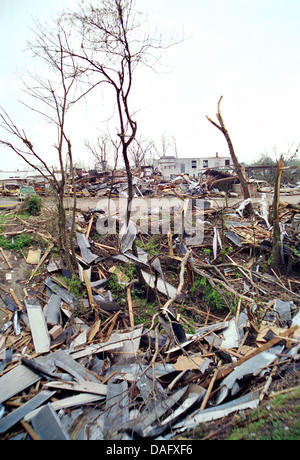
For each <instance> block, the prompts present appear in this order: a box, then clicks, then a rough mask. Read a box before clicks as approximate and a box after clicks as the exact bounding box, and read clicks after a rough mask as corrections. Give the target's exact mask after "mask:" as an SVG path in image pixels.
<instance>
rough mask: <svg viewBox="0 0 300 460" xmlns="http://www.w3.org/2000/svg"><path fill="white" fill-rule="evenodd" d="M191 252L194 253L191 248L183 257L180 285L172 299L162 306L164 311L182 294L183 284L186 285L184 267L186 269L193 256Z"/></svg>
mask: <svg viewBox="0 0 300 460" xmlns="http://www.w3.org/2000/svg"><path fill="white" fill-rule="evenodd" d="M191 254H192V251H191V250H189V251H188V252H187V253H186V254H185V256H184V258H183V259H182V261H181V264H180V274H179V285H178V287H177V291H176V293H175V294H174V295H173V297H172V298H171V299H169V300H167V302H166V303H165V304H164V306H163V307H162V311H166V310H168V309H169V307H170V306H171V305H172V303H174V302H175V301H176V299H177V298H178V297H179V296H180V294H181V291H182V288H183V285H184V269H185V266H186V264H187V262H188V260H189V258H190V257H191Z"/></svg>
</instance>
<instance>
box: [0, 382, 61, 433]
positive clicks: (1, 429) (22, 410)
mask: <svg viewBox="0 0 300 460" xmlns="http://www.w3.org/2000/svg"><path fill="white" fill-rule="evenodd" d="M54 394H55V391H47V390H45V391H41V392H40V393H38V394H37V395H36V396H34V397H33V398H32V399H30V400H29V401H27V402H26V403H24V404H23V405H22V406H20V407H18V409H15V410H14V411H12V412H11V413H9V414H8V415H6V416H5V417H3V418H2V419H1V420H0V433H5V432H6V431H7V430H9V429H10V428H11V427H12V426H14V425H15V424H16V423H18V422H19V421H20V420H22V418H24V417H25V415H27V414H28V413H29V412H31V411H32V410H34V409H36V408H37V407H39V406H41V405H42V404H43V403H44V402H45V401H47V400H48V399H49V398H51V397H52V396H53V395H54Z"/></svg>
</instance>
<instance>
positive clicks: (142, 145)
mask: <svg viewBox="0 0 300 460" xmlns="http://www.w3.org/2000/svg"><path fill="white" fill-rule="evenodd" d="M151 148H152V142H151V141H145V140H144V141H142V140H141V139H139V140H138V139H137V138H135V139H134V142H132V144H131V146H130V149H129V156H130V158H131V160H132V161H133V164H134V167H135V168H139V167H140V166H142V165H143V164H144V163H145V159H146V155H147V153H148V152H150V150H151Z"/></svg>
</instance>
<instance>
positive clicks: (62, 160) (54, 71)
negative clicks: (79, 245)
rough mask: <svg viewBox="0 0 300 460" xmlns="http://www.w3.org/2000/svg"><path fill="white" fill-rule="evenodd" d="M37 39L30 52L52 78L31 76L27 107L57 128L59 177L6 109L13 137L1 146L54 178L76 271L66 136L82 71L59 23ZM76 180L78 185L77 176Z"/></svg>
mask: <svg viewBox="0 0 300 460" xmlns="http://www.w3.org/2000/svg"><path fill="white" fill-rule="evenodd" d="M35 38H36V40H35V41H34V42H32V43H30V48H31V50H32V51H33V52H34V54H35V56H36V57H37V58H39V59H40V60H41V61H42V62H43V63H44V64H46V66H47V68H48V72H49V69H50V77H49V74H48V75H47V77H46V78H43V77H42V76H41V75H32V74H31V75H30V76H29V80H30V83H29V82H26V83H25V92H26V93H27V94H28V95H29V96H30V98H31V101H34V102H35V104H34V102H32V105H28V104H25V105H26V106H27V107H28V108H29V109H31V110H34V111H35V112H38V113H39V114H40V115H42V116H43V117H44V118H46V120H47V121H49V122H50V123H52V124H54V126H56V131H57V140H56V143H55V146H54V147H55V150H56V151H57V159H58V163H59V174H57V173H56V171H55V169H54V167H53V166H51V165H50V164H49V161H47V160H46V159H45V157H43V155H42V154H41V153H40V152H38V151H37V150H36V148H35V147H34V145H33V140H32V138H30V137H29V136H27V134H26V133H25V131H24V130H23V129H22V130H21V129H19V128H18V127H17V126H16V124H15V123H14V122H13V121H12V119H11V118H10V116H9V115H8V113H7V112H6V111H5V110H4V109H3V108H1V111H0V120H1V128H2V130H3V132H6V135H7V134H8V135H9V140H8V139H4V138H3V137H2V138H1V139H0V144H1V145H4V146H6V147H8V148H10V149H12V150H13V151H14V152H15V153H17V155H18V156H20V157H21V158H22V159H23V160H24V161H25V162H26V163H27V164H28V165H29V166H30V167H32V168H34V169H36V170H37V171H38V172H39V173H40V174H41V175H42V176H44V177H45V178H46V179H47V180H48V179H49V177H50V180H51V181H52V184H53V185H54V188H55V191H56V194H57V208H58V227H59V244H60V247H61V249H62V256H63V258H64V261H65V264H66V266H67V267H68V269H69V270H71V271H73V266H72V258H73V262H74V263H75V262H76V258H75V251H74V246H73V238H72V237H73V233H74V222H75V207H76V193H74V212H73V219H72V225H71V229H70V231H68V225H67V219H66V211H65V207H64V201H63V199H64V190H65V185H66V181H67V169H66V163H67V162H69V164H70V171H71V175H72V174H73V158H72V146H71V141H70V138H69V137H68V135H67V132H66V116H67V112H68V110H69V108H70V107H71V105H72V104H73V103H74V101H75V90H76V85H77V81H78V78H79V76H80V70H79V69H78V68H77V67H76V65H75V62H74V61H73V63H70V62H69V61H68V63H67V62H66V58H67V57H68V55H67V53H66V52H65V50H66V49H67V48H68V40H69V36H68V35H67V33H66V32H65V31H64V30H63V29H62V27H61V25H60V23H59V22H57V23H55V32H53V29H48V30H47V29H46V28H43V27H41V26H40V25H37V28H36V37H35ZM36 103H38V105H36ZM29 139H31V140H29ZM66 159H67V161H66ZM72 177H73V185H74V176H72Z"/></svg>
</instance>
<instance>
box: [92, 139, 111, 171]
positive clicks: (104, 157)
mask: <svg viewBox="0 0 300 460" xmlns="http://www.w3.org/2000/svg"><path fill="white" fill-rule="evenodd" d="M85 146H86V148H87V149H88V151H89V152H90V153H91V154H92V155H93V157H94V159H95V160H96V162H97V164H98V165H99V166H100V169H101V171H106V170H107V168H108V158H109V154H110V153H111V151H112V149H113V145H112V144H111V141H110V139H109V137H108V136H107V135H106V134H103V135H102V136H98V137H97V143H96V146H95V145H94V144H92V143H91V142H90V141H89V140H86V141H85Z"/></svg>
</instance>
